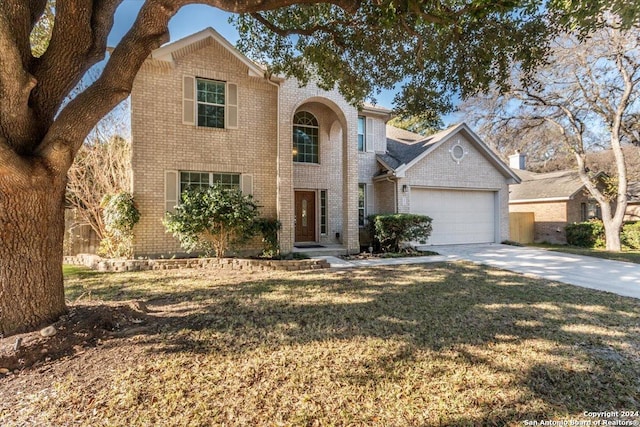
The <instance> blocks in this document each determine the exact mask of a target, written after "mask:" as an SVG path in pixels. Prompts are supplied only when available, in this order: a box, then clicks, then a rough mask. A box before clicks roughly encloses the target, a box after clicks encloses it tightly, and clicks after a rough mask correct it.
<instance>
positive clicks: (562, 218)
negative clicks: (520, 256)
mask: <svg viewBox="0 0 640 427" xmlns="http://www.w3.org/2000/svg"><path fill="white" fill-rule="evenodd" d="M588 200H589V197H587V196H586V195H585V194H581V193H579V194H576V195H575V196H574V197H573V198H572V199H570V200H566V201H555V202H554V201H550V202H534V203H511V204H509V212H533V214H534V219H535V226H534V237H533V238H534V241H535V242H538V243H540V242H548V243H554V244H560V245H564V244H566V243H567V235H566V233H565V230H564V228H565V227H566V226H567V224H571V223H574V222H580V221H582V207H581V205H582V203H587V202H588Z"/></svg>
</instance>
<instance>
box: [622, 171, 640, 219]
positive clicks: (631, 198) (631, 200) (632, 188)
mask: <svg viewBox="0 0 640 427" xmlns="http://www.w3.org/2000/svg"><path fill="white" fill-rule="evenodd" d="M627 197H628V202H627V211H626V213H625V216H624V220H625V221H629V222H632V221H640V182H637V181H635V182H630V183H628V184H627Z"/></svg>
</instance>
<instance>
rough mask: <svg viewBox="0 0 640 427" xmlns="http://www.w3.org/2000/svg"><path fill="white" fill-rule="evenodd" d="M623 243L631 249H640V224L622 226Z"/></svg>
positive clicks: (631, 223)
mask: <svg viewBox="0 0 640 427" xmlns="http://www.w3.org/2000/svg"><path fill="white" fill-rule="evenodd" d="M621 238H622V243H623V244H624V245H625V246H628V247H629V248H631V249H640V222H630V223H628V224H625V225H623V226H622V236H621Z"/></svg>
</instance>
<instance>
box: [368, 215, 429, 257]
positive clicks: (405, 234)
mask: <svg viewBox="0 0 640 427" xmlns="http://www.w3.org/2000/svg"><path fill="white" fill-rule="evenodd" d="M369 224H370V227H371V228H372V234H373V236H374V237H375V238H376V239H377V240H378V241H379V242H380V248H381V249H382V250H383V251H384V252H400V244H401V243H402V242H411V241H418V242H420V243H427V239H428V238H429V236H430V235H431V218H429V217H428V216H425V215H413V214H394V215H374V216H372V217H370V220H369Z"/></svg>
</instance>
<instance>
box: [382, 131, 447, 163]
mask: <svg viewBox="0 0 640 427" xmlns="http://www.w3.org/2000/svg"><path fill="white" fill-rule="evenodd" d="M457 128H458V126H452V127H450V128H448V129H445V130H443V131H440V132H438V133H434V134H433V135H429V136H422V135H419V134H417V133H413V132H409V131H407V130H404V129H399V128H396V127H393V126H390V125H387V154H383V155H378V157H379V158H380V159H381V160H382V161H383V162H385V163H386V164H387V165H389V167H391V168H393V169H396V168H398V167H399V166H401V165H406V164H408V163H410V162H411V161H412V160H413V159H415V158H416V157H418V156H419V155H421V154H422V153H424V152H425V151H428V150H429V149H430V148H432V147H433V146H434V145H435V144H437V143H438V142H440V141H442V139H443V138H445V137H447V136H448V135H449V134H451V133H452V132H453V131H454V130H456V129H457Z"/></svg>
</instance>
